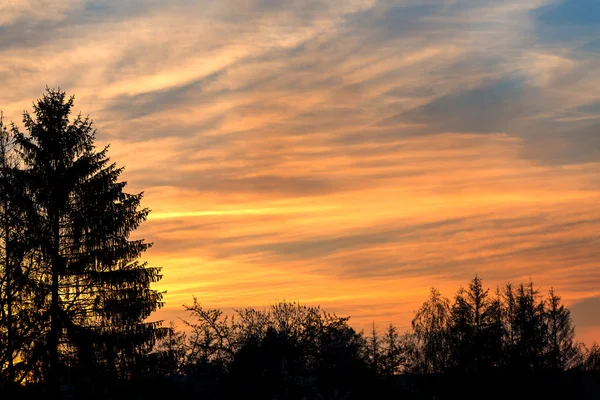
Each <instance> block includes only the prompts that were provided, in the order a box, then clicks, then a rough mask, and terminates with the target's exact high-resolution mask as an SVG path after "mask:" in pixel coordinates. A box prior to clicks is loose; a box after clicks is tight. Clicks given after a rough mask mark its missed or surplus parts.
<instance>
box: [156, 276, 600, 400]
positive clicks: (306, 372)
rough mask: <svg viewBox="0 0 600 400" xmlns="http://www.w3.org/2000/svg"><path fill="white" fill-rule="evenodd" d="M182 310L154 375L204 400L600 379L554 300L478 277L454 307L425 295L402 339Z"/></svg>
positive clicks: (528, 286) (288, 313)
mask: <svg viewBox="0 0 600 400" xmlns="http://www.w3.org/2000/svg"><path fill="white" fill-rule="evenodd" d="M185 309H186V310H187V311H188V312H189V313H190V317H191V318H192V320H191V321H192V322H189V321H184V324H185V325H186V326H187V329H185V330H184V331H180V332H177V331H175V330H173V331H172V332H171V333H170V334H169V335H168V336H167V337H165V339H164V340H163V341H161V342H160V343H159V347H158V349H160V351H159V352H157V353H155V356H156V358H155V359H154V364H153V365H154V368H155V370H154V372H153V373H155V374H157V376H163V377H164V376H167V377H170V378H172V379H175V378H176V377H185V379H184V380H185V381H190V382H198V381H201V382H205V383H206V382H211V383H210V384H208V385H207V386H205V387H204V390H206V391H207V393H209V394H210V396H209V398H244V397H245V398H265V399H266V398H269V399H272V398H286V399H296V398H297V399H305V398H311V399H312V398H325V399H333V398H368V397H370V396H372V395H373V391H374V390H375V389H374V388H379V389H378V390H383V389H381V388H386V389H385V390H384V391H383V392H379V393H378V396H380V397H378V398H383V397H381V396H385V394H386V393H390V392H391V389H390V390H388V389H389V387H388V386H385V385H384V384H383V382H385V380H386V379H388V380H389V379H393V378H394V377H398V376H423V375H442V374H453V376H455V377H460V376H471V375H473V374H475V375H477V376H480V377H481V376H489V375H494V374H498V373H508V374H509V375H510V376H517V375H522V374H526V375H527V374H533V375H535V374H545V373H550V374H561V373H564V372H565V371H590V372H592V371H595V372H596V373H598V372H600V347H599V346H598V345H597V344H593V345H592V346H591V347H590V348H587V347H586V346H585V345H584V344H583V343H579V342H576V341H575V327H574V325H573V323H572V320H571V316H570V311H569V309H568V308H567V307H565V305H564V304H562V302H561V298H560V296H559V295H558V294H556V293H555V291H554V290H553V289H550V291H549V292H548V294H547V295H546V296H542V295H540V293H539V290H537V289H536V288H535V287H534V285H533V283H532V282H528V283H523V284H519V285H518V286H514V285H512V284H507V285H505V286H504V287H503V288H502V289H500V288H498V289H497V290H496V292H495V294H494V295H490V294H489V289H485V288H484V286H483V282H482V280H481V279H480V278H479V277H478V276H476V277H475V278H474V279H473V280H472V281H471V282H470V283H469V284H468V286H467V288H460V289H459V290H458V292H457V293H456V295H455V296H454V300H453V301H450V300H449V299H447V298H445V297H444V296H442V295H441V293H440V292H439V291H438V290H437V289H435V288H432V289H431V292H430V296H429V298H428V299H427V300H426V301H425V302H424V303H423V305H422V306H421V307H420V308H419V309H418V310H417V311H416V312H415V315H414V318H413V320H412V323H411V329H410V330H408V331H407V332H400V331H399V329H398V328H397V327H395V326H394V325H392V324H390V325H389V326H388V327H387V329H386V330H385V331H384V332H379V331H378V330H377V327H376V326H375V325H373V328H372V330H371V331H370V332H367V333H365V332H362V331H361V332H357V331H355V330H354V329H353V328H351V327H350V326H349V324H348V320H349V318H348V317H338V316H336V315H335V314H331V313H328V312H326V311H324V310H322V309H321V308H319V307H311V306H305V305H301V304H299V303H296V302H291V303H289V302H288V303H286V302H284V303H278V304H275V305H272V306H270V307H269V308H268V309H266V310H257V309H253V308H244V309H240V310H236V311H235V313H234V314H233V315H226V314H225V313H224V312H223V311H221V310H218V309H211V308H204V307H203V306H202V305H201V304H200V303H199V302H198V301H197V300H196V299H194V302H193V304H191V305H188V306H186V307H185ZM184 332H185V333H184ZM217 382H220V384H217ZM365 390H366V391H365ZM211 396H212V397H211ZM343 396H346V397H343ZM490 398H493V396H492V397H490ZM513 398H517V397H513ZM574 398H576V397H574Z"/></svg>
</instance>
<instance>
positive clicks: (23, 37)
mask: <svg viewBox="0 0 600 400" xmlns="http://www.w3.org/2000/svg"><path fill="white" fill-rule="evenodd" d="M580 3H581V4H582V5H583V6H585V7H584V8H581V7H582V5H581V4H580ZM8 4H9V5H10V6H8V7H7V6H6V5H4V4H3V5H2V6H0V7H4V8H3V9H0V10H2V12H0V14H1V16H0V75H1V76H2V77H3V89H4V90H3V91H2V92H0V108H2V109H3V111H4V112H5V115H6V116H7V117H8V118H9V119H13V120H16V121H18V120H19V119H20V114H21V112H22V110H23V109H26V108H28V107H29V105H30V104H31V101H32V100H33V99H35V98H37V97H39V96H40V94H41V93H42V91H43V88H44V87H45V86H46V85H49V86H60V87H62V88H63V89H66V90H68V92H69V93H74V94H75V95H76V109H77V111H79V110H81V111H82V112H83V113H85V114H87V113H89V114H90V115H91V116H92V117H93V118H94V120H95V121H96V123H97V128H98V141H99V145H102V144H105V143H112V146H111V150H110V153H109V154H110V156H111V158H112V159H113V160H114V161H115V162H117V164H119V165H123V164H124V165H125V166H126V170H125V173H124V176H123V177H124V179H126V180H127V181H128V182H129V186H128V190H130V191H132V192H139V191H144V192H145V198H144V204H145V205H147V206H149V207H150V208H151V209H152V210H153V214H152V216H151V218H150V219H149V221H148V222H147V223H145V224H143V225H142V227H141V228H140V229H139V230H138V232H136V235H138V237H146V238H147V239H149V240H150V241H154V242H155V246H154V247H153V248H152V249H151V250H150V251H149V252H148V255H147V258H148V259H149V260H150V261H151V263H152V264H156V265H159V264H161V265H163V266H164V273H165V278H164V280H163V282H162V283H161V284H160V285H161V286H160V287H162V288H165V289H168V290H169V293H168V295H167V298H166V300H167V303H168V306H167V309H166V311H165V312H168V313H174V312H175V311H174V310H175V309H177V308H178V307H179V305H180V304H181V303H184V302H189V299H190V298H191V295H192V294H194V293H195V294H196V295H198V296H200V297H201V298H202V299H203V301H205V302H208V303H210V305H211V306H222V307H225V308H230V307H233V306H244V305H265V304H268V303H269V302H273V301H276V300H281V299H284V298H298V299H300V300H302V301H304V302H318V303H321V304H322V305H323V306H325V307H328V308H331V309H332V310H334V311H340V312H344V313H347V314H351V315H353V320H354V321H357V322H356V323H357V324H359V325H360V324H362V323H368V322H370V321H369V318H371V317H369V315H377V316H378V317H377V318H378V320H381V321H382V322H383V323H387V322H389V321H393V322H395V323H398V324H399V325H401V326H406V325H407V321H408V320H409V319H410V316H411V313H412V311H413V310H414V309H416V308H417V307H418V305H419V303H420V301H422V299H423V298H424V297H425V296H426V295H427V292H428V287H429V286H431V285H435V286H438V287H440V289H442V290H443V291H444V293H445V294H446V295H448V296H450V295H451V294H452V293H453V292H454V290H455V289H456V287H457V286H458V285H459V284H463V285H464V284H465V283H466V281H467V280H468V279H470V278H471V277H472V276H473V275H474V274H475V273H479V274H480V275H481V276H483V277H484V279H487V280H488V281H487V282H489V285H490V286H491V287H493V286H495V285H497V284H503V283H505V282H506V281H507V280H512V281H514V282H519V281H521V280H527V279H528V278H529V276H531V277H532V279H533V280H534V282H536V283H539V284H540V285H541V286H542V287H544V288H547V287H549V286H550V285H553V286H555V287H556V289H557V290H558V291H559V293H561V294H562V295H563V296H564V298H565V299H567V300H568V301H569V302H570V304H571V303H572V304H575V305H574V307H576V308H577V307H578V306H577V305H576V304H577V301H581V300H583V299H587V298H596V297H597V296H598V283H599V282H598V279H597V273H596V270H597V267H596V266H595V262H596V260H597V259H598V253H597V250H596V249H598V248H600V247H598V240H599V239H598V234H597V232H598V223H599V220H600V215H598V212H597V201H598V198H599V196H600V192H599V188H600V186H599V184H600V181H599V180H598V177H597V176H598V174H597V172H598V168H599V167H600V154H599V153H598V151H599V150H598V149H600V142H598V140H600V139H598V137H599V136H598V134H597V131H598V129H599V128H600V126H599V123H600V107H599V106H598V104H599V99H598V95H597V93H595V92H594V90H592V88H595V87H597V86H598V84H600V72H598V71H600V68H598V67H599V66H600V65H599V61H598V57H597V56H598V49H599V48H598V46H597V44H598V43H597V39H596V38H597V37H598V34H597V33H598V24H597V23H596V20H595V17H594V15H595V14H594V13H593V12H587V11H590V10H591V11H593V7H595V5H594V3H593V2H589V1H585V2H577V1H560V2H557V1H545V0H502V1H480V0H458V1H442V0H439V1H438V0H427V1H416V0H415V1H413V0H394V1H388V0H379V1H377V0H352V1H348V0H345V1H342V0H334V1H321V0H312V1H308V2H307V1H291V0H290V1H271V0H244V1H237V0H236V1H233V0H231V1H230V0H226V1H219V2H206V1H203V2H196V1H189V0H178V1H170V2H167V1H164V0H151V1H146V0H143V1H142V0H128V1H117V0H99V1H98V0H95V1H83V0H82V1H75V0H73V1H41V0H40V1H12V2H9V3H8ZM582 10H583V11H582ZM170 315H171V314H170ZM578 315H579V314H577V313H576V312H575V311H574V318H575V320H576V321H575V322H576V323H579V322H578V320H581V321H584V319H585V318H586V317H581V316H578ZM582 324H584V323H583V322H582ZM586 337H587V336H586Z"/></svg>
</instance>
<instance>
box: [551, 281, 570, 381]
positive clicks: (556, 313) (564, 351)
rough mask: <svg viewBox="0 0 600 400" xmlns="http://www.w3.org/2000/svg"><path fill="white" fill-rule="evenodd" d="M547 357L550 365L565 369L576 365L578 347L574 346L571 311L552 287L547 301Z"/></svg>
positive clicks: (554, 367)
mask: <svg viewBox="0 0 600 400" xmlns="http://www.w3.org/2000/svg"><path fill="white" fill-rule="evenodd" d="M545 318H546V326H547V329H548V331H547V332H548V334H547V345H548V349H547V359H548V367H550V368H552V369H557V370H564V369H567V368H570V367H573V366H574V361H575V360H576V359H577V355H578V352H577V349H576V347H575V346H574V343H573V340H574V338H575V327H574V326H573V322H572V321H571V312H570V311H569V309H568V308H566V307H565V306H564V304H562V303H561V298H560V296H559V295H557V294H556V293H554V288H550V291H549V293H548V299H547V302H546V312H545Z"/></svg>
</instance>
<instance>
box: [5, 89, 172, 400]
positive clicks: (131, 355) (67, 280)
mask: <svg viewBox="0 0 600 400" xmlns="http://www.w3.org/2000/svg"><path fill="white" fill-rule="evenodd" d="M73 101H74V100H73V97H71V98H69V99H67V98H66V95H65V92H63V91H61V90H60V89H59V90H52V89H47V91H46V93H45V94H44V96H43V97H42V98H41V99H40V100H38V101H37V103H35V104H34V106H33V110H34V111H33V115H31V114H29V113H28V112H26V113H24V116H23V123H24V125H25V131H26V133H23V132H20V131H18V130H17V129H16V128H15V140H16V145H17V149H18V151H19V153H20V155H21V157H22V163H23V176H24V177H25V179H26V186H27V195H28V200H29V201H28V204H29V205H30V206H29V213H30V215H29V220H30V223H31V225H30V229H31V230H32V232H31V236H32V237H34V238H35V240H36V246H37V248H38V250H39V253H40V255H41V256H40V258H39V260H38V262H39V264H38V265H37V271H38V274H39V276H38V279H40V280H41V282H40V286H41V287H45V291H44V292H42V293H37V295H38V296H42V297H43V299H41V300H39V301H40V303H41V304H42V307H47V310H46V311H47V313H46V315H47V319H48V320H49V329H48V331H47V333H46V340H45V342H44V346H45V351H44V355H43V356H42V357H41V360H42V363H43V366H44V380H45V382H46V384H47V387H48V390H49V392H51V393H52V394H56V393H57V391H58V387H59V379H60V374H61V371H64V367H65V366H67V365H69V364H74V365H77V366H78V367H79V368H83V369H84V370H86V369H87V370H89V369H90V368H96V367H99V366H102V365H104V367H103V371H105V372H108V371H111V372H115V373H118V372H119V371H120V370H122V369H123V368H126V367H127V366H130V365H131V363H132V362H133V360H134V359H135V356H136V351H137V350H138V349H140V348H141V347H144V346H148V345H151V344H152V343H153V342H154V340H155V339H156V338H157V335H159V333H160V332H161V331H160V330H158V329H157V328H158V327H157V324H156V323H144V322H143V321H144V319H145V318H147V317H148V316H149V315H150V313H151V312H152V311H154V310H156V309H157V308H158V307H160V305H161V298H162V294H161V293H159V292H157V291H155V290H152V289H151V288H150V284H151V283H153V282H156V281H158V280H159V279H160V277H161V276H160V274H159V269H158V268H150V267H148V266H147V265H146V264H145V263H140V262H139V261H138V260H137V259H138V257H139V256H140V255H141V253H143V252H144V251H145V250H146V249H147V248H148V247H149V246H150V245H149V244H147V243H145V242H144V241H143V240H129V235H130V233H131V232H132V231H133V230H135V229H136V228H137V227H138V226H139V225H140V223H142V222H143V221H144V220H145V219H146V216H147V215H148V212H149V211H148V210H147V209H140V208H139V206H140V200H141V198H142V194H133V195H132V194H127V193H125V192H124V191H123V189H124V188H125V185H126V183H125V182H119V181H118V178H119V175H120V174H121V172H122V171H123V169H122V168H117V167H116V166H115V164H111V163H110V162H109V159H108V158H107V156H106V154H107V150H108V147H105V148H104V149H102V150H100V151H96V149H95V147H94V140H95V130H94V128H93V124H92V121H91V120H90V119H89V118H87V117H86V118H83V117H82V116H81V115H79V116H77V117H76V118H75V119H74V120H73V121H70V120H69V116H70V114H71V110H72V107H73ZM45 354H47V358H46V355H45Z"/></svg>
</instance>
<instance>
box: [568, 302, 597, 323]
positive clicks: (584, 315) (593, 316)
mask: <svg viewBox="0 0 600 400" xmlns="http://www.w3.org/2000/svg"><path fill="white" fill-rule="evenodd" d="M598 307H600V297H591V298H588V299H584V300H581V301H578V302H577V303H575V304H573V305H572V306H571V307H570V308H571V316H572V317H573V319H574V320H575V321H577V326H581V327H592V326H593V327H598V326H600V315H598Z"/></svg>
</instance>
